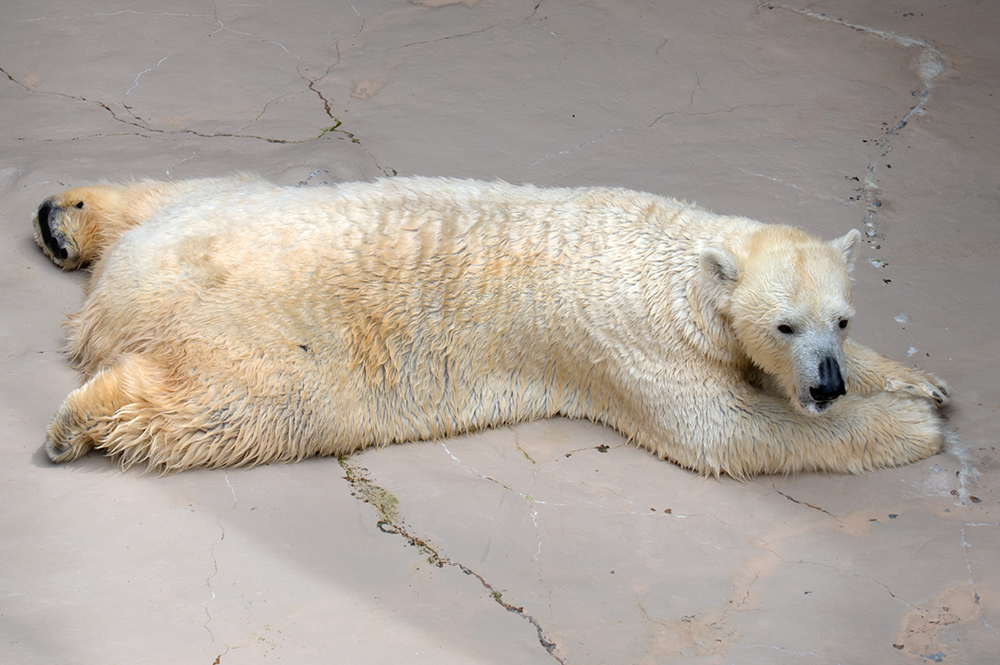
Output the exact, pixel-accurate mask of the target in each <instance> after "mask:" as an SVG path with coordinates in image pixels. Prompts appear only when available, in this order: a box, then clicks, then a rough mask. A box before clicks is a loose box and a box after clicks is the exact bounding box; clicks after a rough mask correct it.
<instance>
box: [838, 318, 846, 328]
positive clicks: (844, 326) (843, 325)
mask: <svg viewBox="0 0 1000 665" xmlns="http://www.w3.org/2000/svg"><path fill="white" fill-rule="evenodd" d="M847 324H848V320H847V319H841V320H840V323H839V324H837V325H839V326H840V329H841V330H843V329H844V328H846V327H847Z"/></svg>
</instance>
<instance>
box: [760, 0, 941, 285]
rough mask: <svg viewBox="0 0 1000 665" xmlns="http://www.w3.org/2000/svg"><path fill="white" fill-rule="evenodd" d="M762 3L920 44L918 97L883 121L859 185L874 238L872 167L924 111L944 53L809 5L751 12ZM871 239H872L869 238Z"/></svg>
mask: <svg viewBox="0 0 1000 665" xmlns="http://www.w3.org/2000/svg"><path fill="white" fill-rule="evenodd" d="M764 7H767V8H770V9H786V10H788V11H791V12H795V13H796V14H801V15H803V16H808V17H809V18H812V19H815V20H818V21H826V22H829V23H834V24H836V25H841V26H843V27H845V28H851V29H852V30H857V31H858V32H863V33H866V34H870V35H874V36H876V37H879V38H881V39H884V40H886V41H891V42H895V43H897V44H899V45H900V46H903V47H905V48H910V47H912V46H916V47H919V48H920V49H921V53H920V55H919V56H918V58H917V73H918V74H919V76H920V79H921V80H922V81H923V84H924V87H923V90H921V91H919V94H918V101H917V103H916V104H914V105H913V106H912V107H910V109H909V110H908V111H907V112H906V113H905V114H904V115H903V117H902V118H901V119H900V120H899V121H897V122H896V123H895V124H894V125H893V126H892V127H888V123H883V125H884V126H885V127H888V129H886V130H885V133H884V134H883V135H882V138H881V140H879V142H878V146H877V149H876V151H875V157H874V158H873V159H872V161H871V162H870V163H869V165H868V168H867V171H866V174H865V179H864V182H863V184H862V187H861V190H860V191H861V195H862V197H863V199H864V205H865V209H866V210H867V215H866V219H865V234H866V235H867V236H868V238H869V239H872V238H876V237H878V235H879V230H878V227H877V225H876V219H875V214H876V212H877V211H878V209H879V208H881V207H882V200H881V198H880V195H879V186H878V184H877V183H876V182H875V171H876V169H877V168H878V163H879V160H880V159H881V158H883V157H885V156H886V155H888V154H889V152H890V150H891V148H890V147H889V145H888V141H889V137H890V136H892V135H893V134H898V133H899V131H900V130H901V129H903V128H904V127H906V125H907V124H908V123H909V121H910V118H912V117H913V116H914V115H923V114H924V113H925V112H926V106H927V102H928V101H929V100H930V96H931V86H932V82H933V80H934V79H935V78H937V77H938V76H940V75H941V74H943V73H944V72H945V71H946V66H945V61H946V58H945V55H944V53H942V52H941V51H940V50H938V49H937V47H935V46H934V45H933V44H931V43H930V42H927V41H924V40H922V39H917V38H915V37H906V36H904V35H898V34H896V33H895V32H891V31H888V30H879V29H877V28H872V27H869V26H866V25H858V24H856V23H850V22H848V21H845V20H844V19H842V18H833V17H831V16H827V15H826V14H822V13H817V12H815V11H812V10H811V9H800V8H797V7H790V6H788V5H778V4H776V3H773V2H764V3H761V4H759V5H758V6H757V9H756V10H755V11H754V14H758V13H760V10H761V9H763V8H764ZM870 242H874V241H871V240H870ZM873 263H874V264H875V265H884V264H883V263H881V262H878V261H877V260H876V261H873Z"/></svg>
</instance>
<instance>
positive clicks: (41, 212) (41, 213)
mask: <svg viewBox="0 0 1000 665" xmlns="http://www.w3.org/2000/svg"><path fill="white" fill-rule="evenodd" d="M51 214H52V204H51V203H49V202H48V201H45V202H44V203H42V205H40V206H38V230H39V232H41V234H42V242H43V243H45V246H46V247H48V248H49V251H50V252H52V256H54V257H56V258H58V259H65V258H66V257H67V256H68V254H67V253H66V249H65V248H64V247H62V246H61V245H60V244H59V241H58V240H56V238H55V236H53V235H52V227H51V226H50V225H49V216H50V215H51Z"/></svg>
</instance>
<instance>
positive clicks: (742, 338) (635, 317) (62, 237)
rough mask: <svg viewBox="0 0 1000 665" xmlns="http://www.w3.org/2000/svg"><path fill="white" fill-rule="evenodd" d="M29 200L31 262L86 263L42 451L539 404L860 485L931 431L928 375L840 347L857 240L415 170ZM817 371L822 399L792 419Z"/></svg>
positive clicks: (242, 449) (645, 440)
mask: <svg viewBox="0 0 1000 665" xmlns="http://www.w3.org/2000/svg"><path fill="white" fill-rule="evenodd" d="M43 207H45V211H44V214H43V215H42V217H43V218H44V219H43V221H44V222H45V223H46V224H47V225H48V226H49V228H48V229H47V230H46V229H43V228H41V227H40V221H39V214H38V213H36V215H35V218H34V220H33V223H34V226H35V236H36V240H37V241H38V243H39V245H40V246H41V247H42V249H43V251H44V252H45V253H46V254H47V255H48V256H49V257H50V258H51V259H52V260H53V261H54V262H55V263H56V264H57V265H60V266H62V267H63V268H65V269H73V268H77V267H80V266H83V265H87V264H89V265H90V266H91V268H92V270H93V277H92V278H91V281H90V287H89V293H88V297H87V301H86V303H85V305H84V307H83V309H82V310H81V311H80V312H79V313H77V314H76V315H75V316H73V317H72V320H71V322H70V324H69V354H70V357H71V358H72V360H73V362H74V363H75V365H76V366H77V367H78V368H79V369H80V371H81V372H82V373H83V376H84V379H85V383H84V384H83V385H82V387H81V388H79V389H78V390H76V391H74V392H73V393H71V394H70V396H69V397H68V398H67V399H66V401H65V402H64V403H63V405H62V406H61V407H60V409H59V410H58V411H57V413H56V414H55V416H54V417H53V419H52V422H51V424H50V426H49V429H48V432H47V439H46V449H47V451H48V453H49V455H50V457H51V458H52V459H53V460H55V461H60V462H61V461H69V460H72V459H75V458H77V457H79V456H80V455H82V454H85V453H86V452H87V451H89V450H91V449H93V448H97V449H99V450H102V451H104V452H106V453H109V454H112V455H115V456H117V457H118V458H119V459H120V460H121V462H122V463H123V464H124V465H125V466H130V465H133V464H143V465H148V466H149V467H150V468H154V469H159V470H161V471H167V472H169V471H179V470H183V469H188V468H192V467H220V466H237V465H248V464H260V463H264V462H271V461H294V460H299V459H302V458H304V457H307V456H311V455H343V454H347V453H350V452H352V451H355V450H358V449H361V448H364V447H366V446H372V445H385V444H388V443H395V442H403V441H412V440H421V439H432V438H438V437H447V436H453V435H456V434H460V433H462V432H469V431H474V430H477V429H481V428H485V427H495V426H500V425H506V424H513V423H517V422H524V421H528V420H534V419H538V418H545V417H549V416H555V415H564V416H568V417H572V418H588V419H591V420H593V421H597V422H601V423H605V424H607V425H609V426H611V427H613V428H615V429H616V430H617V431H619V432H621V433H622V435H623V436H625V437H627V438H628V439H629V440H630V441H632V442H633V443H635V444H637V445H640V446H643V447H645V448H647V449H649V450H651V451H652V452H654V453H655V454H656V455H658V456H659V457H660V458H663V459H669V460H672V461H674V462H676V463H678V464H680V465H682V466H685V467H688V468H691V469H694V470H696V471H698V472H701V473H705V474H720V473H728V474H730V475H733V476H737V477H742V476H747V475H750V474H756V473H788V472H794V471H801V470H829V471H838V472H861V471H864V470H866V469H871V468H877V467H884V466H893V465H898V464H903V463H906V462H911V461H914V460H917V459H921V458H923V457H926V456H928V455H932V454H934V453H935V452H937V451H938V450H939V448H940V446H941V443H942V440H943V426H942V423H941V420H940V418H939V417H938V414H937V409H938V407H940V406H941V405H943V404H944V403H945V402H946V401H947V399H948V388H947V386H946V385H945V384H944V383H943V382H942V381H940V380H939V379H937V378H936V377H933V376H931V375H929V374H926V373H923V372H919V371H917V370H913V369H909V368H907V367H904V366H903V365H900V364H899V363H896V362H894V361H891V360H889V359H887V358H884V357H882V356H880V355H878V354H876V353H874V352H873V351H871V350H869V349H866V348H864V347H862V346H860V345H857V344H855V343H853V342H851V341H850V340H848V339H846V337H845V335H846V332H847V330H846V326H845V327H842V326H843V324H842V323H841V322H842V321H844V320H845V319H847V320H849V318H850V316H851V315H852V313H853V310H852V308H851V304H850V281H849V278H848V271H849V269H850V267H851V264H852V263H853V259H854V255H855V253H856V249H857V244H858V239H859V237H858V235H857V232H852V233H850V234H848V235H847V236H844V237H843V238H839V239H837V240H834V241H832V242H822V241H820V240H818V239H816V238H814V237H813V236H810V235H809V234H806V233H804V232H802V231H800V230H797V229H794V228H790V227H780V226H768V225H763V224H760V223H758V222H754V221H752V220H748V219H744V218H738V217H728V216H721V215H714V214H712V213H709V212H707V211H704V210H701V209H699V208H697V207H695V206H691V205H688V204H685V203H683V202H679V201H676V200H674V199H668V198H663V197H658V196H653V195H650V194H644V193H639V192H633V191H628V190H622V189H604V188H586V189H538V188H535V187H530V186H512V185H508V184H505V183H500V182H494V183H481V182H475V181H459V180H447V179H421V178H415V179H405V178H394V179H390V180H382V181H378V182H375V183H346V184H342V185H339V186H336V187H329V188H318V189H296V188H286V187H277V186H275V185H272V184H269V183H266V182H263V181H260V180H256V179H253V178H250V177H245V176H238V177H235V178H222V179H207V180H190V181H179V182H175V183H162V182H137V183H129V184H124V185H97V186H93V187H81V188H76V189H72V190H69V191H67V192H63V193H61V194H57V195H55V196H53V197H50V198H49V199H47V200H46V202H44V203H43V206H40V209H42V208H43ZM789 322H794V326H795V328H796V330H795V332H794V334H793V335H791V336H789V335H787V334H783V333H780V332H778V331H777V326H779V325H786V324H788V325H791V323H789ZM831 357H832V358H835V359H836V361H837V364H838V367H839V368H840V369H841V370H842V372H843V380H844V382H845V383H846V390H847V394H846V395H844V396H842V397H839V398H837V399H836V400H830V401H829V402H822V403H821V404H820V407H817V406H816V404H815V403H814V402H811V400H812V398H811V397H810V396H809V395H810V392H809V391H810V387H813V389H814V393H815V383H816V381H818V380H819V379H818V378H817V377H818V376H819V374H820V370H818V369H817V367H819V364H821V363H822V362H823V359H825V358H831ZM828 362H829V361H828ZM820 408H821V410H822V412H821V413H819V412H816V411H817V410H819V409H820Z"/></svg>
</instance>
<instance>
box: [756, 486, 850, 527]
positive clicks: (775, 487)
mask: <svg viewBox="0 0 1000 665" xmlns="http://www.w3.org/2000/svg"><path fill="white" fill-rule="evenodd" d="M771 487H772V488H773V489H774V491H775V492H777V493H778V494H780V495H781V496H783V497H785V498H786V499H788V500H789V501H791V502H792V503H797V504H799V505H800V506H808V507H809V508H812V509H813V510H818V511H819V512H821V513H826V514H827V515H829V516H830V517H832V518H833V519H835V520H837V521H838V522H839V521H840V519H839V518H838V517H837V516H836V515H834V514H833V513H831V512H830V511H829V510H827V509H825V508H821V507H820V506H814V505H813V504H811V503H809V502H808V501H800V500H798V499H796V498H795V497H793V496H789V495H788V494H785V493H784V492H782V491H781V490H779V489H778V488H777V486H775V484H774V483H771Z"/></svg>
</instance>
